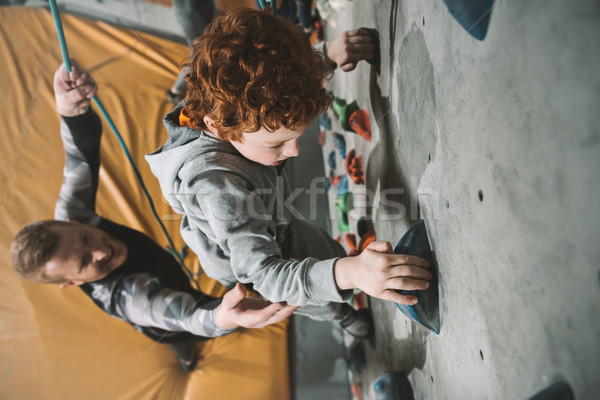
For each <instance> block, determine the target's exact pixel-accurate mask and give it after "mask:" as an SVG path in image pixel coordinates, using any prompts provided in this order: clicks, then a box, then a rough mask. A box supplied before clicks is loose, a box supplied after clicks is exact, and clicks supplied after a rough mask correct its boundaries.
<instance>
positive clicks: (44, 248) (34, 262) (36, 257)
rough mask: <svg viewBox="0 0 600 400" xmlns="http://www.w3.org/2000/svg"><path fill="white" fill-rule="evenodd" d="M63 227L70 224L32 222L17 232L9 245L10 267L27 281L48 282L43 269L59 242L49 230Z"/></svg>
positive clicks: (55, 235) (56, 236)
mask: <svg viewBox="0 0 600 400" xmlns="http://www.w3.org/2000/svg"><path fill="white" fill-rule="evenodd" d="M64 225H70V224H69V223H68V222H65V221H57V220H45V221H34V222H30V223H28V224H27V225H25V226H24V227H22V228H21V229H20V230H19V232H18V233H17V235H16V236H15V238H14V239H13V241H12V243H11V244H10V258H11V261H12V265H13V268H14V269H15V271H17V273H18V274H19V275H21V276H22V277H23V278H25V279H28V280H33V281H38V282H48V280H47V279H46V278H45V276H44V270H43V267H44V265H45V264H46V263H47V262H48V261H49V260H50V259H51V258H52V256H53V255H54V252H55V251H56V246H57V245H58V241H59V236H58V234H57V233H56V232H55V231H54V230H52V229H51V228H52V227H54V226H64ZM48 283H50V282H48Z"/></svg>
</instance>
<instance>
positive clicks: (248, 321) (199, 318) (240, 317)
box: [115, 274, 297, 337]
mask: <svg viewBox="0 0 600 400" xmlns="http://www.w3.org/2000/svg"><path fill="white" fill-rule="evenodd" d="M116 290H117V291H118V294H117V295H118V301H117V309H116V310H115V311H116V313H117V314H118V315H119V316H120V317H121V318H123V319H124V320H126V321H128V322H131V323H134V324H136V325H140V326H149V327H155V328H160V329H164V330H168V331H173V332H189V333H192V334H194V335H198V336H205V337H217V336H223V335H226V334H228V333H231V332H232V331H233V330H234V329H236V328H238V327H246V328H262V327H264V326H266V325H270V324H273V323H277V322H279V321H281V320H283V319H285V318H287V317H289V316H290V315H291V314H292V312H294V310H295V309H296V308H297V307H292V306H288V305H285V304H283V303H271V302H269V301H267V300H264V299H259V298H253V297H246V288H245V287H244V286H243V285H242V284H240V283H238V284H237V285H236V287H234V288H233V289H232V290H230V291H229V292H227V293H226V294H225V296H224V297H223V299H219V300H215V301H212V302H210V303H208V304H203V305H202V306H199V305H198V303H197V302H196V300H195V299H194V297H192V296H191V295H190V294H189V293H186V292H180V291H176V290H171V289H166V288H164V287H162V286H161V285H160V283H159V281H158V279H157V278H153V277H151V276H150V275H148V274H135V275H132V276H128V277H127V278H125V279H124V280H123V281H122V282H121V284H120V285H119V287H118V288H117V289H116Z"/></svg>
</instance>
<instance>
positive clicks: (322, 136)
mask: <svg viewBox="0 0 600 400" xmlns="http://www.w3.org/2000/svg"><path fill="white" fill-rule="evenodd" d="M326 138H327V134H326V133H325V131H321V132H319V144H320V145H321V147H322V146H323V145H324V144H325V140H326Z"/></svg>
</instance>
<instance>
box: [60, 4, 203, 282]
mask: <svg viewBox="0 0 600 400" xmlns="http://www.w3.org/2000/svg"><path fill="white" fill-rule="evenodd" d="M49 3H50V10H51V11H52V17H53V18H54V26H55V28H56V34H57V36H58V42H59V44H60V51H61V53H62V58H63V62H64V63H65V67H66V69H67V72H68V73H69V74H70V73H71V69H72V68H71V58H70V57H69V50H68V48H67V41H66V40H65V33H64V31H63V27H62V22H61V20H60V14H59V13H58V7H57V5H56V0H49ZM92 101H93V102H94V103H95V104H96V106H97V107H98V110H100V113H101V114H102V116H103V117H104V119H105V120H106V122H107V123H108V126H109V127H110V129H111V130H112V131H113V133H114V134H115V136H116V137H117V140H118V141H119V144H120V145H121V148H122V149H123V152H124V153H125V157H127V160H128V161H129V164H130V165H131V167H132V168H133V171H134V172H135V175H136V177H137V180H138V182H139V184H140V187H141V188H142V191H143V192H144V196H145V197H146V199H147V200H148V203H149V204H150V209H151V210H152V214H153V215H154V218H155V219H156V221H157V222H158V224H159V225H160V228H161V229H162V231H163V233H164V235H165V237H166V238H167V241H168V242H169V246H167V249H166V250H167V251H168V252H169V253H170V254H171V255H173V256H174V257H175V258H176V259H177V261H178V262H179V264H180V265H181V267H182V268H183V270H184V271H185V273H186V274H187V275H188V277H189V278H190V280H191V281H192V282H193V283H194V285H195V286H196V289H199V286H198V283H197V282H196V280H195V279H193V278H194V276H195V275H194V274H193V273H192V271H190V270H189V269H188V267H187V266H186V265H185V263H184V258H185V252H184V250H185V249H186V247H185V246H184V249H182V251H181V252H177V251H176V250H175V244H174V243H173V240H172V239H171V236H169V233H168V232H167V228H165V225H164V224H163V222H162V221H161V220H160V217H159V216H158V213H157V212H156V208H155V207H154V202H153V201H152V197H150V194H149V193H148V189H146V185H145V183H144V180H143V179H142V175H141V174H140V171H139V170H138V168H137V165H136V164H135V161H134V160H133V157H131V153H130V152H129V149H128V148H127V145H126V144H125V141H124V140H123V137H122V136H121V134H120V133H119V130H118V129H117V127H116V125H115V124H114V122H113V121H112V119H111V118H110V115H108V112H106V109H105V108H104V106H103V105H102V103H101V102H100V100H99V99H98V96H96V95H94V97H92Z"/></svg>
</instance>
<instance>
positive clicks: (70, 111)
mask: <svg viewBox="0 0 600 400" xmlns="http://www.w3.org/2000/svg"><path fill="white" fill-rule="evenodd" d="M97 90H98V87H97V86H96V81H95V80H94V78H92V77H91V75H89V74H88V73H87V72H85V71H84V70H83V69H82V68H81V67H80V66H79V64H77V61H75V60H71V73H70V74H69V73H67V68H66V67H65V64H64V63H63V64H61V65H60V67H58V69H57V70H56V72H55V73H54V98H55V100H56V111H58V113H59V114H60V115H62V116H64V117H74V116H76V115H81V114H85V113H86V112H87V110H88V108H90V99H91V98H92V97H93V96H94V95H95V94H96V91H97Z"/></svg>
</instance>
